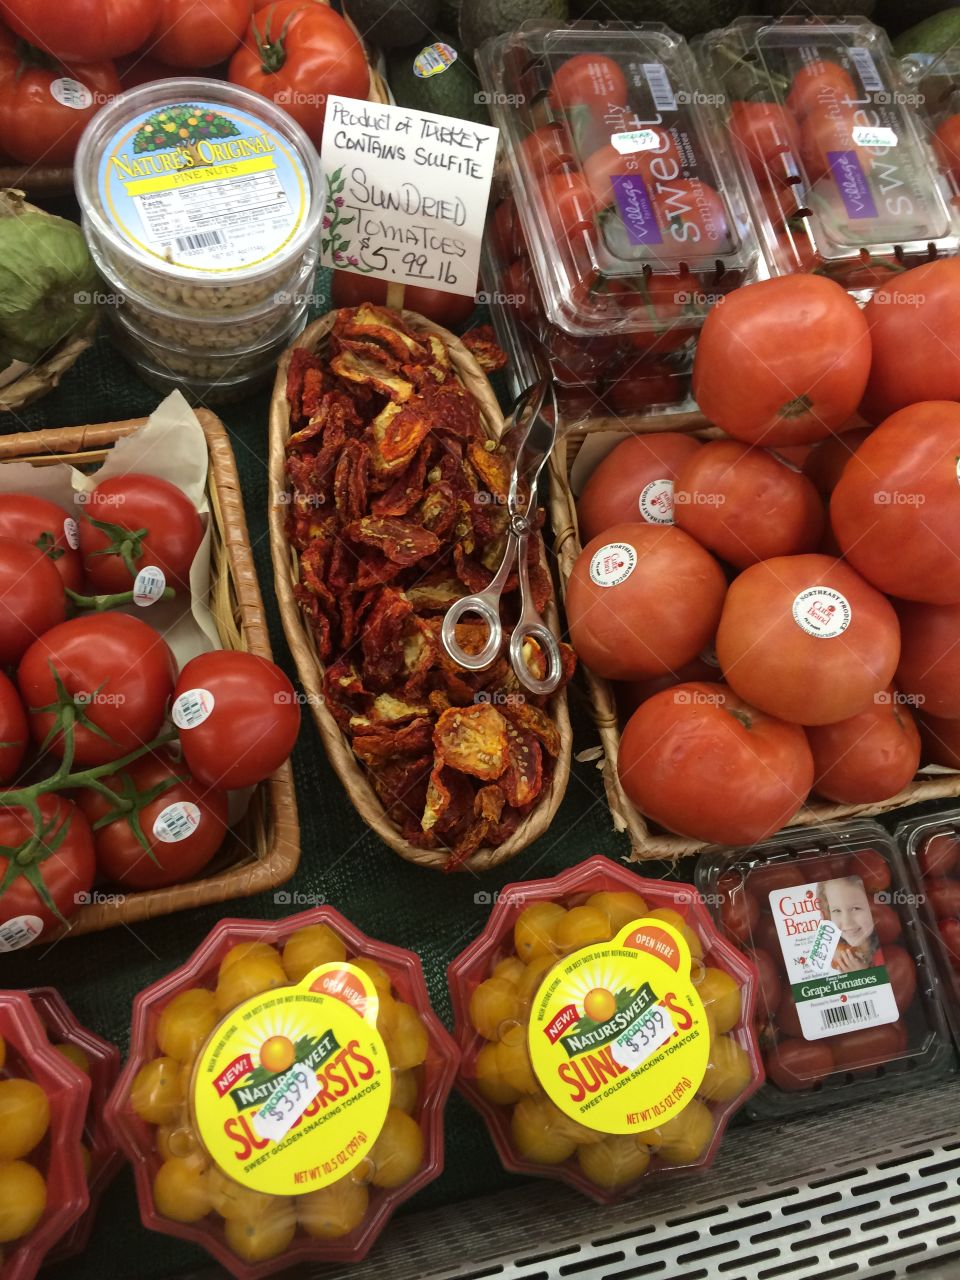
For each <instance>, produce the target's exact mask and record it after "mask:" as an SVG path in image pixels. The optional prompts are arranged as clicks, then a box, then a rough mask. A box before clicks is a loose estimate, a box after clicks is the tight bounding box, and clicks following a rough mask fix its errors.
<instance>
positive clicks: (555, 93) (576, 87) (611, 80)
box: [550, 53, 627, 115]
mask: <svg viewBox="0 0 960 1280" xmlns="http://www.w3.org/2000/svg"><path fill="white" fill-rule="evenodd" d="M626 100H627V81H626V79H625V77H624V74H623V72H622V71H621V70H620V67H619V65H618V64H617V63H616V62H614V60H613V59H612V58H605V57H603V55H601V54H593V53H578V54H575V55H574V56H573V57H572V58H568V59H567V60H566V62H562V63H561V64H560V66H559V67H557V69H556V71H555V72H554V74H553V83H552V84H551V86H550V105H551V106H552V107H553V109H554V110H555V111H565V110H567V109H568V108H570V107H576V106H581V105H582V106H586V107H592V108H593V109H594V110H595V111H597V113H598V114H601V115H602V114H604V113H605V112H607V111H608V109H609V108H610V107H611V106H620V105H621V104H622V103H624V102H626Z"/></svg>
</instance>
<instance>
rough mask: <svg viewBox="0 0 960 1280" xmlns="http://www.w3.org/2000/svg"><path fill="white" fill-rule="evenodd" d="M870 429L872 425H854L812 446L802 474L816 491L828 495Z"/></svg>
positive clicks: (826, 496)
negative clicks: (810, 481)
mask: <svg viewBox="0 0 960 1280" xmlns="http://www.w3.org/2000/svg"><path fill="white" fill-rule="evenodd" d="M872 430H873V428H872V427H855V428H854V429H853V430H852V431H844V432H843V434H842V435H838V436H828V437H827V439H826V440H821V441H820V442H819V443H818V444H815V445H814V446H813V448H812V449H811V450H810V452H809V453H808V454H807V458H806V461H805V462H804V464H803V474H804V475H805V476H807V478H808V479H810V480H812V481H813V483H814V486H815V488H816V490H817V492H818V493H822V494H823V496H824V497H825V498H829V497H830V495H831V493H833V491H834V489H835V488H836V487H837V483H838V481H839V480H840V477H841V476H842V475H843V469H844V467H845V466H846V465H847V463H848V462H849V461H850V458H851V457H852V455H853V454H855V453H856V451H857V450H858V449H859V448H860V446H861V445H862V444H863V442H864V440H866V438H867V436H868V435H869V434H870V432H871V431H872Z"/></svg>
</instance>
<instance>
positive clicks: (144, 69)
mask: <svg viewBox="0 0 960 1280" xmlns="http://www.w3.org/2000/svg"><path fill="white" fill-rule="evenodd" d="M176 74H177V72H176V71H174V70H173V69H172V68H171V67H167V66H164V64H163V63H162V62H160V61H159V60H158V59H157V58H152V57H151V56H150V54H149V53H144V52H142V51H139V52H137V53H129V54H126V55H125V56H124V57H122V58H118V59H117V75H118V76H119V77H120V87H121V88H122V89H135V88H136V87H137V85H140V84H152V83H153V81H154V80H169V79H170V77H171V76H175V75H176Z"/></svg>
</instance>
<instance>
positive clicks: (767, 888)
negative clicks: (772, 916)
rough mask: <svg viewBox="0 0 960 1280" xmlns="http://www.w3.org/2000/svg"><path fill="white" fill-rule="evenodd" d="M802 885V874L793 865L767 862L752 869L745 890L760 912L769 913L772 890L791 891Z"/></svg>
mask: <svg viewBox="0 0 960 1280" xmlns="http://www.w3.org/2000/svg"><path fill="white" fill-rule="evenodd" d="M803 883H804V877H803V874H802V873H801V871H800V869H799V867H797V866H795V865H794V864H793V863H791V862H768V863H766V864H764V865H761V866H757V867H754V868H753V870H752V871H751V872H750V875H749V877H748V878H747V890H748V892H749V893H750V895H751V897H753V898H754V899H755V900H756V903H757V906H758V907H759V908H760V910H761V911H769V910H770V894H771V893H773V892H774V890H776V889H793V888H795V887H796V886H797V885H801V884H803Z"/></svg>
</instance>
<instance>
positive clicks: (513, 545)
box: [440, 377, 563, 693]
mask: <svg viewBox="0 0 960 1280" xmlns="http://www.w3.org/2000/svg"><path fill="white" fill-rule="evenodd" d="M548 396H549V397H550V400H551V401H552V414H551V416H550V417H549V418H548V417H545V416H544V414H543V407H544V401H545V400H546V399H547V397H548ZM510 430H511V432H522V433H523V434H522V435H521V437H520V443H519V445H518V447H517V452H516V457H515V459H514V463H513V469H512V471H511V473H510V487H509V490H508V493H507V510H508V512H509V515H510V523H509V526H508V530H507V545H506V548H505V550H504V553H503V559H502V560H501V562H500V568H499V569H498V570H497V572H496V574H495V575H494V579H493V581H492V582H491V583H490V585H489V587H487V589H486V590H485V591H480V592H478V593H477V594H476V595H472V596H464V597H463V598H462V599H460V600H458V601H457V602H456V604H454V605H451V606H450V608H449V609H448V610H447V613H446V615H445V616H444V619H443V626H442V628H441V631H440V635H441V638H442V640H443V647H444V649H446V651H447V653H448V654H449V656H450V657H451V658H452V659H453V660H454V662H456V663H459V665H460V666H461V667H464V668H466V670H467V671H483V670H484V669H485V668H486V667H489V666H491V665H492V664H493V663H494V661H495V660H496V658H497V655H498V654H499V652H500V648H501V646H502V644H503V623H502V621H501V619H500V598H501V596H502V595H503V590H504V587H505V586H506V583H507V579H508V578H509V577H510V574H511V573H512V572H513V564H514V560H515V559H516V560H517V568H518V574H519V579H520V620H519V622H518V623H517V625H516V626H515V627H514V629H513V634H512V635H511V636H510V665H511V667H512V668H513V670H514V672H515V674H516V677H517V679H518V680H519V681H520V683H521V684H522V685H523V687H524V688H525V689H528V690H529V691H530V692H531V693H553V691H554V689H556V687H557V685H559V683H560V681H561V679H562V677H563V664H562V662H561V659H560V645H559V644H558V642H557V638H556V636H555V635H554V634H553V632H552V631H551V630H550V628H549V627H548V626H547V624H546V623H545V622H544V620H543V619H542V618H541V617H540V614H539V613H538V612H537V608H536V605H535V604H534V602H533V595H532V593H531V591H530V577H529V573H528V569H527V539H528V537H529V535H530V517H531V515H532V514H533V510H534V507H535V506H536V501H537V480H538V478H539V476H540V472H541V471H542V470H543V468H544V466H545V464H546V461H547V459H548V458H549V457H550V454H551V452H552V450H553V446H554V442H555V441H556V438H557V404H556V398H555V396H554V392H553V383H552V381H551V380H550V379H549V378H547V377H543V378H540V379H539V380H538V381H537V382H535V383H533V385H532V386H530V387H528V388H527V389H526V391H523V392H522V393H521V394H520V395H519V396H518V397H517V400H516V403H515V404H514V406H513V426H512V427H511V429H510ZM521 480H522V481H525V482H526V484H527V486H528V497H527V501H526V503H525V504H521V500H520V484H521ZM468 613H472V614H477V615H478V616H479V617H480V618H481V619H482V620H483V622H485V623H486V625H487V628H488V629H489V633H490V634H489V635H488V636H487V642H486V644H485V645H484V646H483V648H482V649H481V650H480V652H479V653H467V651H466V650H465V649H464V648H463V646H462V645H461V644H460V643H459V642H458V640H457V623H458V622H460V621H461V620H462V619H463V617H464V616H465V615H466V614H468ZM528 639H530V640H535V641H536V643H537V644H538V645H539V647H540V649H541V650H542V651H543V653H544V655H545V657H546V662H547V669H546V674H545V676H544V678H543V679H542V680H538V679H537V678H536V677H535V676H534V675H533V673H532V672H531V670H530V668H529V667H528V665H527V663H526V660H525V658H524V655H523V646H524V644H525V643H526V641H527V640H528Z"/></svg>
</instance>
